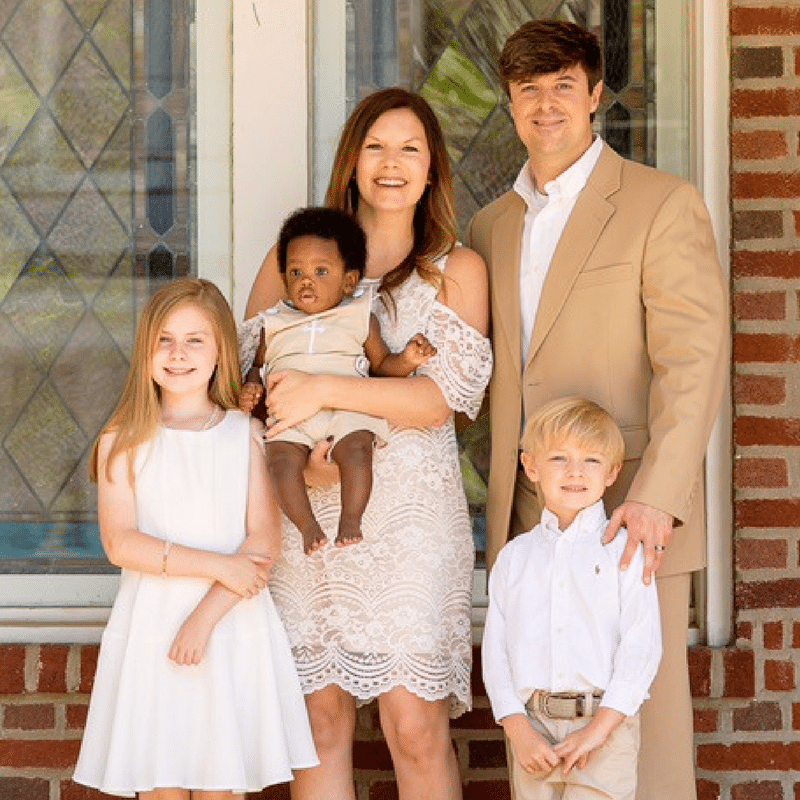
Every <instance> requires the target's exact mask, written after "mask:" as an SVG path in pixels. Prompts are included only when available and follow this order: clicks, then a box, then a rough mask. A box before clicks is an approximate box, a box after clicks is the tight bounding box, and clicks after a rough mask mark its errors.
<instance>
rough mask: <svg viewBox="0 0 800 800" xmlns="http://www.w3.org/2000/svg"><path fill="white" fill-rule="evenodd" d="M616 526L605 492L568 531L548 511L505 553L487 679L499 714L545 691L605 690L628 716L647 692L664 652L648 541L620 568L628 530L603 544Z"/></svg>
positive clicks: (520, 708)
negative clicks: (647, 575) (647, 565)
mask: <svg viewBox="0 0 800 800" xmlns="http://www.w3.org/2000/svg"><path fill="white" fill-rule="evenodd" d="M607 525H608V519H607V518H606V514H605V510H604V507H603V502H602V500H600V501H598V502H597V503H595V504H594V505H592V506H590V507H589V508H585V509H583V511H581V512H580V513H579V514H578V516H577V517H576V518H575V521H574V522H573V523H572V525H570V526H569V528H567V530H565V531H560V530H559V527H558V519H557V518H556V517H555V515H554V514H552V513H551V512H550V511H548V510H547V509H545V510H544V511H543V513H542V521H541V523H540V524H539V525H537V526H536V527H535V528H534V529H533V530H532V531H529V532H528V533H525V534H522V535H521V536H517V537H516V538H515V539H512V540H511V541H510V542H509V543H508V544H506V546H505V547H504V548H503V549H502V550H501V551H500V555H499V556H498V557H497V561H496V562H495V565H494V567H492V571H491V573H490V577H489V609H488V612H487V615H486V625H485V628H484V634H483V680H484V683H485V685H486V690H487V693H488V695H489V700H490V701H491V704H492V711H493V713H494V716H495V719H496V720H497V721H498V722H499V721H500V720H501V719H503V717H507V716H509V715H510V714H520V713H523V714H524V713H525V703H526V702H527V701H528V700H529V699H530V697H531V695H532V694H533V692H534V691H535V690H536V689H544V690H547V691H552V692H564V691H578V692H586V691H592V690H594V689H602V690H604V691H605V695H604V696H603V700H602V702H601V705H602V706H607V707H609V708H613V709H615V710H617V711H620V712H621V713H623V714H625V715H626V716H630V715H631V714H635V713H636V712H637V711H638V709H639V706H640V705H641V703H642V701H644V700H645V699H646V698H647V697H648V689H649V687H650V683H651V682H652V680H653V678H654V677H655V674H656V670H657V669H658V663H659V661H660V659H661V623H660V617H659V609H658V596H657V594H656V586H655V581H652V582H651V583H650V585H649V586H646V585H645V584H644V582H643V581H642V570H643V568H644V550H643V548H642V547H641V545H640V546H639V548H638V549H637V551H636V556H635V557H634V559H633V561H632V562H631V565H630V566H629V567H628V569H627V570H626V571H625V572H622V571H620V569H619V561H620V558H621V556H622V551H623V550H624V548H625V543H626V542H627V533H626V531H625V529H624V528H623V529H622V530H620V532H619V534H617V536H616V538H615V539H614V540H613V541H611V542H610V543H609V544H607V545H605V546H604V545H603V544H602V543H601V540H602V537H603V533H604V532H605V529H606V527H607Z"/></svg>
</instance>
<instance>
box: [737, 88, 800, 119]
mask: <svg viewBox="0 0 800 800" xmlns="http://www.w3.org/2000/svg"><path fill="white" fill-rule="evenodd" d="M798 114H800V89H786V88H784V87H779V88H776V89H734V90H733V91H732V92H731V115H732V116H733V117H734V118H736V119H752V118H754V117H794V116H797V115H798Z"/></svg>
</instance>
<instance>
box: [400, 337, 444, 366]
mask: <svg viewBox="0 0 800 800" xmlns="http://www.w3.org/2000/svg"><path fill="white" fill-rule="evenodd" d="M436 352H437V351H436V348H435V347H434V346H433V345H432V344H431V343H430V341H428V337H427V336H425V335H424V334H422V333H417V334H414V336H412V337H411V338H410V339H409V340H408V344H407V345H406V346H405V348H404V349H403V357H404V358H406V359H408V361H409V362H411V363H412V364H414V365H415V366H417V367H419V366H421V365H422V364H424V363H425V362H426V361H429V360H430V359H432V358H433V357H434V356H435V355H436Z"/></svg>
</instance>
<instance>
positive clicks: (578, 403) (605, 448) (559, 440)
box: [521, 397, 625, 466]
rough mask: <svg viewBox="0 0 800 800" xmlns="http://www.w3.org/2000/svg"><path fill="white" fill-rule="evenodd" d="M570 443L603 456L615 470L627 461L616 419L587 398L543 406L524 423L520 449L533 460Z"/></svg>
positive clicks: (553, 401)
mask: <svg viewBox="0 0 800 800" xmlns="http://www.w3.org/2000/svg"><path fill="white" fill-rule="evenodd" d="M568 440H569V441H571V442H575V443H576V444H578V445H580V446H581V447H588V448H591V449H594V450H597V452H599V453H603V455H605V456H607V457H608V459H609V461H610V462H611V464H612V466H620V465H621V464H622V460H623V458H624V457H625V442H624V441H623V439H622V432H621V431H620V429H619V426H618V425H617V423H616V421H615V419H614V418H613V417H612V416H611V414H609V413H608V411H606V410H605V409H604V408H603V407H602V406H599V405H598V404H597V403H594V402H592V401H591V400H587V399H586V398H584V397H562V398H559V399H558V400H552V401H550V402H549V403H546V404H545V405H543V406H540V407H539V408H538V409H537V410H536V411H535V412H534V413H533V414H532V415H531V416H530V417H529V418H528V421H527V422H526V423H525V430H524V432H523V434H522V441H521V446H522V449H523V450H524V451H525V452H526V453H528V454H529V455H531V456H533V455H536V454H538V453H542V452H545V451H546V450H548V449H550V448H551V447H558V446H559V445H560V444H563V443H564V442H566V441H568Z"/></svg>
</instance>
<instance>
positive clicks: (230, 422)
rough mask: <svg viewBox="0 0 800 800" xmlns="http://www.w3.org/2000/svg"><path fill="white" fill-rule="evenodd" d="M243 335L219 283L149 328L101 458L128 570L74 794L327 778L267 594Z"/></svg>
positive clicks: (265, 525)
mask: <svg viewBox="0 0 800 800" xmlns="http://www.w3.org/2000/svg"><path fill="white" fill-rule="evenodd" d="M239 386H240V383H239V364H238V356H237V342H236V329H235V324H234V321H233V316H232V314H231V311H230V308H229V307H228V304H227V302H226V301H225V299H224V297H223V296H222V295H221V294H220V292H219V290H218V289H217V288H216V287H215V286H214V285H213V284H212V283H210V282H209V281H205V280H200V279H191V278H184V279H180V280H177V281H174V282H173V283H171V284H169V285H167V286H165V287H164V288H163V289H161V290H160V291H158V292H157V293H156V294H155V295H154V297H153V298H152V300H151V301H150V302H149V304H148V305H147V307H146V308H145V310H144V313H143V315H142V319H141V323H140V325H139V330H138V333H137V337H136V344H135V348H134V355H133V359H132V362H131V368H130V372H129V375H128V381H127V384H126V386H125V390H124V392H123V395H122V398H121V399H120V402H119V405H118V406H117V409H116V410H115V412H114V414H113V416H112V417H111V420H110V421H109V423H108V425H107V426H106V428H105V429H104V431H103V433H102V434H101V435H100V437H99V439H98V441H97V443H96V445H95V450H94V453H93V461H92V477H93V478H95V479H96V480H97V483H98V514H99V521H100V531H101V535H102V539H103V547H104V548H105V551H106V554H107V556H108V559H109V560H110V561H111V562H112V563H113V564H116V565H118V566H120V567H121V568H122V576H121V580H120V587H119V593H118V594H117V598H116V601H115V602H114V607H113V609H112V611H111V617H110V619H109V622H108V626H107V628H106V630H105V633H104V634H103V640H102V645H101V648H100V657H99V662H98V666H97V673H96V676H95V684H94V690H93V692H92V698H91V702H90V706H89V716H88V720H87V723H86V731H85V734H84V739H83V744H82V747H81V752H80V756H79V759H78V764H77V767H76V770H75V775H74V780H75V781H76V782H78V783H83V784H86V785H88V786H93V787H96V788H99V789H101V790H102V791H104V792H108V793H110V794H116V795H122V796H128V797H133V796H134V795H135V793H137V792H138V796H139V797H140V798H142V799H143V800H145V799H146V800H187V798H193V799H196V800H200V799H201V798H202V800H222V798H225V799H226V800H230V799H231V798H236V797H243V793H244V792H247V791H258V790H260V789H262V788H263V787H264V786H267V785H270V784H274V783H280V782H283V781H287V780H290V779H291V778H292V770H293V769H302V768H305V767H311V766H314V765H315V764H316V763H317V758H316V753H315V750H314V744H313V740H312V738H311V733H310V729H309V725H308V718H307V715H306V710H305V705H304V702H303V697H302V694H301V692H300V687H299V683H298V678H297V674H296V671H295V667H294V663H293V661H292V657H291V653H290V651H289V645H288V641H287V638H286V634H285V631H284V630H283V627H282V625H281V622H280V620H279V618H278V616H277V613H276V611H275V608H274V606H273V604H272V600H271V598H270V594H269V592H268V591H266V592H264V591H262V590H263V589H264V588H265V586H266V585H267V582H268V579H269V570H270V568H271V566H272V563H273V562H274V559H275V557H276V555H277V553H278V550H279V548H280V520H279V513H278V511H277V507H276V505H275V504H274V501H273V499H272V494H271V491H270V487H269V483H268V479H267V475H266V469H265V466H264V458H263V453H262V449H261V445H260V441H261V436H262V430H261V425H260V423H259V422H258V421H255V420H251V419H250V418H248V417H247V416H246V415H244V414H243V413H241V412H240V411H238V410H236V406H237V402H238V394H239Z"/></svg>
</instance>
